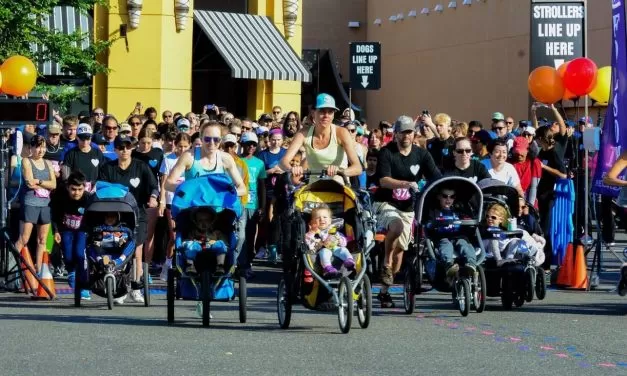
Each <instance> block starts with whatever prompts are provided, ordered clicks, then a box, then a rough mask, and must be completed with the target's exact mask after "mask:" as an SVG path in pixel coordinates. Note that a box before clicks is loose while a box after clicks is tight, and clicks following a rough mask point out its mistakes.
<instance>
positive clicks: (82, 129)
mask: <svg viewBox="0 0 627 376" xmlns="http://www.w3.org/2000/svg"><path fill="white" fill-rule="evenodd" d="M92 134H93V131H92V129H91V126H90V125H89V124H87V123H81V124H79V125H78V128H76V135H77V136H82V135H87V136H91V135H92Z"/></svg>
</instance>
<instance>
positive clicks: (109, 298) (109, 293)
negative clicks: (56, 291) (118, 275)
mask: <svg viewBox="0 0 627 376" xmlns="http://www.w3.org/2000/svg"><path fill="white" fill-rule="evenodd" d="M105 282H106V286H105V289H106V291H107V308H109V309H110V310H111V309H113V278H106V279H105ZM77 290H78V291H79V293H78V294H79V296H80V289H77ZM75 294H76V293H75Z"/></svg>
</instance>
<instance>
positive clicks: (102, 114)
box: [94, 112, 104, 116]
mask: <svg viewBox="0 0 627 376" xmlns="http://www.w3.org/2000/svg"><path fill="white" fill-rule="evenodd" d="M94 116H104V112H94Z"/></svg>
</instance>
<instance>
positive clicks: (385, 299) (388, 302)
mask: <svg viewBox="0 0 627 376" xmlns="http://www.w3.org/2000/svg"><path fill="white" fill-rule="evenodd" d="M377 299H378V300H379V301H380V302H381V308H394V301H393V300H392V295H390V293H389V292H386V293H385V294H384V293H382V292H379V295H377Z"/></svg>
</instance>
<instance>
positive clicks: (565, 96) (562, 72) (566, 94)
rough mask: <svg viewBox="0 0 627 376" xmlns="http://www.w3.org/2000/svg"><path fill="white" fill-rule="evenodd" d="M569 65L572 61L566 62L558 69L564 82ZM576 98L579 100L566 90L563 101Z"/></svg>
mask: <svg viewBox="0 0 627 376" xmlns="http://www.w3.org/2000/svg"><path fill="white" fill-rule="evenodd" d="M568 63H570V61H567V62H565V63H564V64H562V65H560V66H559V68H557V73H559V75H560V77H561V78H562V81H563V80H564V73H565V72H566V67H567V66H568ZM575 98H577V96H576V95H575V94H573V93H571V92H570V90H568V89H566V88H564V96H562V100H564V101H568V100H571V99H575Z"/></svg>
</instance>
